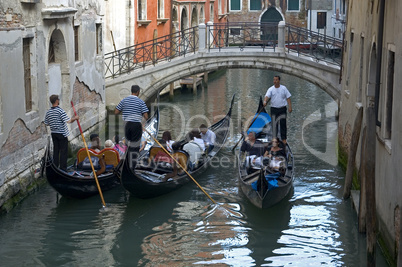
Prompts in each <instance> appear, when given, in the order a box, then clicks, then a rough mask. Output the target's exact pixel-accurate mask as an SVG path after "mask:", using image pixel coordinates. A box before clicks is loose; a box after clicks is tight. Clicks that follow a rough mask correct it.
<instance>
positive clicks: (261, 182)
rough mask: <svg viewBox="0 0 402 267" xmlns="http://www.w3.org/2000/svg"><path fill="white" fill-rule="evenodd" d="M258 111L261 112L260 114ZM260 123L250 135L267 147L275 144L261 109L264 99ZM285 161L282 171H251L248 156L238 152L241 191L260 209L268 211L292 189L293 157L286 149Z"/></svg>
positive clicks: (257, 169)
mask: <svg viewBox="0 0 402 267" xmlns="http://www.w3.org/2000/svg"><path fill="white" fill-rule="evenodd" d="M258 111H261V112H260V114H258ZM258 111H257V113H256V116H257V115H258V117H257V119H256V120H255V121H254V122H253V124H252V125H251V126H250V129H249V131H254V132H256V133H257V136H256V137H257V139H259V140H260V141H262V142H263V143H264V144H265V145H268V144H269V143H270V142H271V140H272V130H271V128H272V127H271V117H270V116H269V115H268V113H267V112H266V110H265V108H264V107H263V105H262V99H261V98H260V103H259V107H258ZM283 160H284V165H285V166H284V168H283V169H282V170H281V172H280V171H277V170H273V169H270V168H269V166H263V167H262V168H253V167H250V166H249V165H250V164H247V162H246V161H247V154H246V153H244V152H242V151H239V154H238V159H237V163H238V171H239V187H240V188H241V191H242V192H243V193H244V195H245V196H246V197H247V198H248V199H249V200H250V202H251V203H253V204H254V205H255V206H257V207H259V208H263V209H264V208H268V207H271V206H273V205H275V204H276V203H278V202H279V201H281V200H282V199H283V198H285V197H286V196H287V195H288V194H289V191H290V189H291V188H292V186H293V181H294V177H293V172H294V168H293V167H294V158H293V153H292V151H291V149H290V147H289V145H288V144H287V145H286V157H284V158H283Z"/></svg>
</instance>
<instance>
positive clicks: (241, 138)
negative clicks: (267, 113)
mask: <svg viewBox="0 0 402 267" xmlns="http://www.w3.org/2000/svg"><path fill="white" fill-rule="evenodd" d="M263 110H264V106H262V108H261V109H260V111H258V113H257V115H256V116H255V117H254V119H253V120H252V121H251V123H250V125H249V126H248V127H247V130H246V133H247V131H248V129H250V127H251V125H253V123H254V122H255V120H256V119H257V118H258V115H260V113H261V112H262V111H263ZM243 138H244V134H243V135H242V136H241V137H240V139H239V141H237V143H236V145H235V146H234V147H233V148H232V151H233V150H235V148H236V147H237V145H238V144H239V143H240V141H241V140H243Z"/></svg>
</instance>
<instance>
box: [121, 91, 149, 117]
mask: <svg viewBox="0 0 402 267" xmlns="http://www.w3.org/2000/svg"><path fill="white" fill-rule="evenodd" d="M116 109H117V110H119V111H121V112H122V115H123V120H124V121H131V122H141V120H142V115H143V114H144V113H147V112H148V111H149V110H148V107H147V105H146V104H145V102H144V101H142V100H141V99H140V98H138V97H137V96H135V95H129V96H128V97H126V98H124V99H123V100H121V101H120V103H119V104H118V105H117V106H116Z"/></svg>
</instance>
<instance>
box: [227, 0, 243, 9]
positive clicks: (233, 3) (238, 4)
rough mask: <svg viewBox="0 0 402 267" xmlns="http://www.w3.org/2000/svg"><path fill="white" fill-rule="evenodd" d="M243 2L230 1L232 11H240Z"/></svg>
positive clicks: (238, 0) (237, 0)
mask: <svg viewBox="0 0 402 267" xmlns="http://www.w3.org/2000/svg"><path fill="white" fill-rule="evenodd" d="M240 10H241V2H240V0H230V11H240Z"/></svg>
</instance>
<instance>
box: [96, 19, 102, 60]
mask: <svg viewBox="0 0 402 267" xmlns="http://www.w3.org/2000/svg"><path fill="white" fill-rule="evenodd" d="M101 53H102V24H100V23H97V24H96V54H97V55H99V54H101Z"/></svg>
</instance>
